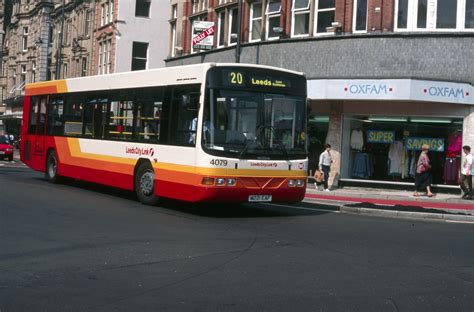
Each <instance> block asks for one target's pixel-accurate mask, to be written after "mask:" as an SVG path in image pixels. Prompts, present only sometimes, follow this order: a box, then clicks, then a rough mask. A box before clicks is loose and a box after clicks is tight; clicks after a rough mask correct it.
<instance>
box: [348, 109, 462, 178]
mask: <svg viewBox="0 0 474 312" xmlns="http://www.w3.org/2000/svg"><path fill="white" fill-rule="evenodd" d="M343 122H344V124H343V129H344V130H343V139H342V140H343V143H342V153H341V154H342V157H343V159H342V161H341V176H342V178H343V179H362V180H376V181H388V182H390V181H392V182H408V183H412V182H414V177H415V169H416V168H415V167H416V166H415V164H416V161H417V160H418V156H419V154H420V151H421V146H422V145H423V144H428V145H429V146H430V152H429V158H430V162H431V166H432V176H433V184H457V179H458V176H459V162H460V157H461V152H462V147H461V145H462V141H461V140H462V131H461V129H462V119H457V118H435V117H429V118H428V117H409V116H408V117H407V116H352V115H346V116H344V121H343Z"/></svg>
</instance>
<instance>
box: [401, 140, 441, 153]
mask: <svg viewBox="0 0 474 312" xmlns="http://www.w3.org/2000/svg"><path fill="white" fill-rule="evenodd" d="M424 144H427V145H428V146H429V147H430V151H433V152H444V139H440V138H418V137H407V138H406V139H405V148H406V149H407V150H409V151H420V150H421V147H422V146H423V145H424Z"/></svg>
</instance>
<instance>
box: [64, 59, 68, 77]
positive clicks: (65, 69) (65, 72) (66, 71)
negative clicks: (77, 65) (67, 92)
mask: <svg viewBox="0 0 474 312" xmlns="http://www.w3.org/2000/svg"><path fill="white" fill-rule="evenodd" d="M67 76H68V65H67V63H64V65H63V79H66V78H67Z"/></svg>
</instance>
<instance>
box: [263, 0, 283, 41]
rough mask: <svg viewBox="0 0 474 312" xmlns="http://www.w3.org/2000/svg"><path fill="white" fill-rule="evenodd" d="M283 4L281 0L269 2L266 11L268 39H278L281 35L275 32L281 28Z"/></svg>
mask: <svg viewBox="0 0 474 312" xmlns="http://www.w3.org/2000/svg"><path fill="white" fill-rule="evenodd" d="M280 16H281V3H280V0H268V2H267V8H266V10H265V19H266V39H267V40H272V39H278V38H280V33H279V32H277V31H275V30H276V28H278V27H280Z"/></svg>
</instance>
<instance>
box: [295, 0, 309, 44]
mask: <svg viewBox="0 0 474 312" xmlns="http://www.w3.org/2000/svg"><path fill="white" fill-rule="evenodd" d="M309 6H310V1H309V0H293V6H292V12H293V18H292V23H291V36H292V37H303V36H308V35H309V15H310V9H309Z"/></svg>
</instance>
